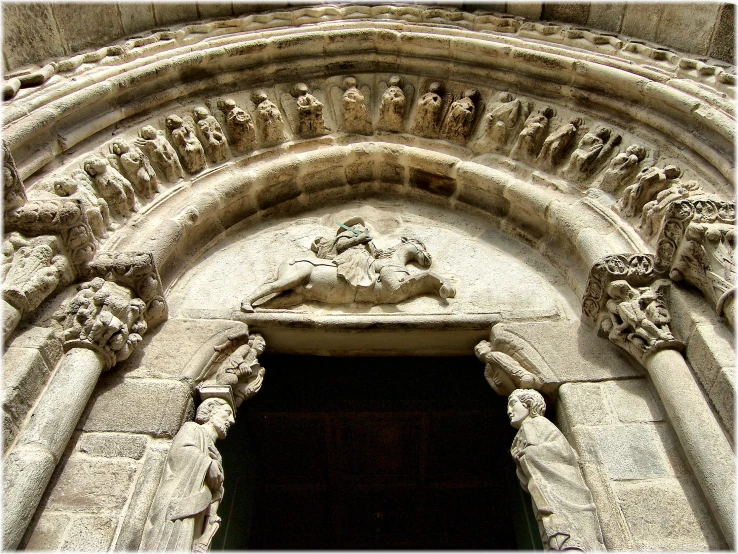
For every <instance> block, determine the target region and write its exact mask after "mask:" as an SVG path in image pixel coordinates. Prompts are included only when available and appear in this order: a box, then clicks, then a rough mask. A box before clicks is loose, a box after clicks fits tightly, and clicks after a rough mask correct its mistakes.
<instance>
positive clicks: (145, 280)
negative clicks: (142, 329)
mask: <svg viewBox="0 0 738 554" xmlns="http://www.w3.org/2000/svg"><path fill="white" fill-rule="evenodd" d="M84 276H85V277H86V278H87V279H93V278H95V277H102V278H103V279H105V280H107V281H113V282H115V283H117V284H118V285H121V286H124V287H127V288H129V289H131V291H132V292H133V294H134V295H135V296H136V297H138V298H139V299H140V300H142V301H143V302H144V304H145V306H146V309H145V311H144V319H145V320H146V323H147V325H148V326H149V327H153V326H154V325H157V324H159V323H162V322H163V321H166V319H167V316H168V314H169V308H168V307H167V303H166V300H165V299H164V292H163V287H162V284H161V277H159V272H158V271H157V269H156V264H155V262H154V255H153V254H152V253H151V252H101V253H100V254H98V255H97V256H96V257H95V259H94V260H92V261H91V262H90V263H88V264H87V265H86V266H85V268H84Z"/></svg>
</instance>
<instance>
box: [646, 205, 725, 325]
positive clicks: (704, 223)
mask: <svg viewBox="0 0 738 554" xmlns="http://www.w3.org/2000/svg"><path fill="white" fill-rule="evenodd" d="M734 252H735V203H734V202H728V201H724V200H720V199H717V198H707V197H702V198H684V199H681V200H677V201H675V202H672V203H671V204H670V205H669V206H668V208H667V210H666V214H665V216H664V219H663V222H662V225H661V230H660V232H659V234H658V238H657V240H656V263H657V264H658V266H659V267H661V268H663V269H664V270H665V271H669V276H670V277H671V278H672V279H673V280H674V281H681V280H686V281H687V282H689V283H691V284H692V285H694V286H695V287H697V288H698V289H699V290H700V291H702V293H703V294H704V295H705V297H707V299H708V300H709V301H710V302H712V303H713V304H714V305H715V307H716V309H717V313H718V315H721V316H722V315H724V316H725V318H726V319H727V320H728V321H729V322H730V324H731V325H733V302H734V297H735V277H736V271H735V257H734Z"/></svg>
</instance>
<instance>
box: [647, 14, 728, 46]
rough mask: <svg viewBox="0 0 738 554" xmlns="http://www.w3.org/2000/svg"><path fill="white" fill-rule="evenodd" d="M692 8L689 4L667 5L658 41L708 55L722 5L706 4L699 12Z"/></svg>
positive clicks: (661, 20)
mask: <svg viewBox="0 0 738 554" xmlns="http://www.w3.org/2000/svg"><path fill="white" fill-rule="evenodd" d="M692 8H693V6H690V5H689V4H670V3H667V4H665V5H664V8H663V11H662V12H661V17H660V18H659V27H658V30H657V32H656V41H657V42H659V43H661V44H665V45H667V46H671V47H673V48H677V49H679V50H686V51H687V52H694V53H695V54H707V52H708V50H709V48H710V38H711V36H712V33H713V28H714V27H715V22H716V21H717V18H718V12H719V10H720V8H721V5H720V4H719V3H717V2H715V3H708V4H704V5H703V6H701V9H699V10H695V9H692Z"/></svg>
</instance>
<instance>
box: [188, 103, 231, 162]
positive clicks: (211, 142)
mask: <svg viewBox="0 0 738 554" xmlns="http://www.w3.org/2000/svg"><path fill="white" fill-rule="evenodd" d="M192 113H193V114H195V120H196V121H197V130H198V133H199V135H200V140H201V142H202V145H203V147H204V148H205V155H206V156H207V158H208V160H209V161H210V162H211V163H214V164H219V163H222V162H224V161H226V160H227V159H228V140H227V139H226V136H225V133H224V132H223V128H222V127H221V126H220V123H218V120H217V119H215V118H214V117H213V116H212V115H211V114H210V112H209V111H208V109H207V108H206V107H204V106H198V107H197V108H195V109H194V110H193V111H192Z"/></svg>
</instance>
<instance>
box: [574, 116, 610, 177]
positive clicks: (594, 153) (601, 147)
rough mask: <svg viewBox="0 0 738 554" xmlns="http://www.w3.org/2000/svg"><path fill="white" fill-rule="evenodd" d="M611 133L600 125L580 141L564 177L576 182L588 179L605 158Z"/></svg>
mask: <svg viewBox="0 0 738 554" xmlns="http://www.w3.org/2000/svg"><path fill="white" fill-rule="evenodd" d="M611 133H612V130H611V129H610V128H608V127H604V126H602V125H599V126H597V127H596V128H595V129H594V131H590V132H588V133H587V134H586V135H584V136H583V137H582V140H581V141H579V145H578V146H577V149H576V150H574V152H572V153H571V156H570V157H569V162H568V163H567V164H566V167H564V170H563V175H564V176H565V177H567V178H568V179H570V180H572V181H575V182H579V181H582V180H583V179H586V177H587V176H588V175H589V174H590V172H591V171H592V169H593V168H594V167H595V165H597V160H600V159H602V158H603V157H604V155H605V151H606V149H605V143H606V142H607V141H608V140H610V134H611ZM618 142H619V141H618ZM613 146H614V145H613Z"/></svg>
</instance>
